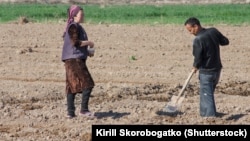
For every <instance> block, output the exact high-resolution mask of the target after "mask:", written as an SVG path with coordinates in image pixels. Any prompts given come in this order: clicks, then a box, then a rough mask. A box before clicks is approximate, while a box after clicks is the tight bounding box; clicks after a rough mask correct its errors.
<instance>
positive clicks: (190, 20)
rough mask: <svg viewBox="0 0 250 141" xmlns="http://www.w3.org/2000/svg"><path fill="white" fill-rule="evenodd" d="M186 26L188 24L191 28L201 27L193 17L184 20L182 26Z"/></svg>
mask: <svg viewBox="0 0 250 141" xmlns="http://www.w3.org/2000/svg"><path fill="white" fill-rule="evenodd" d="M187 24H189V25H191V26H194V25H198V26H201V24H200V21H199V20H198V19H197V18H195V17H190V18H188V19H187V20H186V22H185V23H184V25H187Z"/></svg>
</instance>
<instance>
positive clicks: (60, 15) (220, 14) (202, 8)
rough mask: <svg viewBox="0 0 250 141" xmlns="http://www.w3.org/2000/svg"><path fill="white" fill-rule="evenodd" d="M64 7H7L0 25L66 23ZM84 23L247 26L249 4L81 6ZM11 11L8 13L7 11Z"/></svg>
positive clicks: (1, 12)
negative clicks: (23, 19) (191, 19)
mask: <svg viewBox="0 0 250 141" xmlns="http://www.w3.org/2000/svg"><path fill="white" fill-rule="evenodd" d="M68 6H69V5H67V4H27V3H25V4H10V3H5V4H1V5H0V23H6V22H11V21H16V20H18V19H19V18H20V17H26V18H27V19H28V20H29V21H32V22H58V21H63V20H65V19H66V15H67V13H66V10H67V8H68ZM81 6H82V7H83V8H84V10H85V15H86V21H85V22H87V23H94V24H96V23H117V24H183V22H184V20H185V19H187V18H188V17H190V16H196V17H198V18H199V19H200V20H201V21H202V22H203V23H204V24H230V25H242V24H249V23H250V18H246V17H248V15H250V5H249V4H208V5H194V4H189V5H188V4H185V5H181V4H180V5H162V6H155V5H107V6H104V5H102V6H101V5H83V4H82V5H81ZM10 9H11V10H10Z"/></svg>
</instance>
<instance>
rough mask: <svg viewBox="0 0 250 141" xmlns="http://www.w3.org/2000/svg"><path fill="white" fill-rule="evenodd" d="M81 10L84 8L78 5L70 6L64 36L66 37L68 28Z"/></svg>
mask: <svg viewBox="0 0 250 141" xmlns="http://www.w3.org/2000/svg"><path fill="white" fill-rule="evenodd" d="M80 10H82V8H81V7H80V6H78V5H72V6H70V8H68V19H67V24H66V27H65V31H64V34H63V36H64V35H65V33H66V31H67V27H68V26H69V25H70V24H71V23H72V22H73V21H74V17H75V16H76V15H77V13H78V12H79V11H80Z"/></svg>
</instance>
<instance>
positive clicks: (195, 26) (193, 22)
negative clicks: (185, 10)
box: [184, 17, 202, 36]
mask: <svg viewBox="0 0 250 141" xmlns="http://www.w3.org/2000/svg"><path fill="white" fill-rule="evenodd" d="M184 25H185V27H186V29H187V30H188V31H189V32H190V33H191V34H193V35H195V36H196V35H197V34H198V32H199V31H200V30H201V29H202V27H201V24H200V21H199V20H198V19H197V18H195V17H191V18H188V19H187V20H186V22H185V23H184Z"/></svg>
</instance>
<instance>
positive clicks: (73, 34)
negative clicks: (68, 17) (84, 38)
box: [68, 24, 81, 47]
mask: <svg viewBox="0 0 250 141" xmlns="http://www.w3.org/2000/svg"><path fill="white" fill-rule="evenodd" d="M68 32H69V37H70V40H71V43H72V44H73V45H74V46H75V47H80V45H81V41H80V40H79V38H78V31H77V27H76V26H75V25H73V24H72V25H71V26H70V27H69V30H68Z"/></svg>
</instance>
